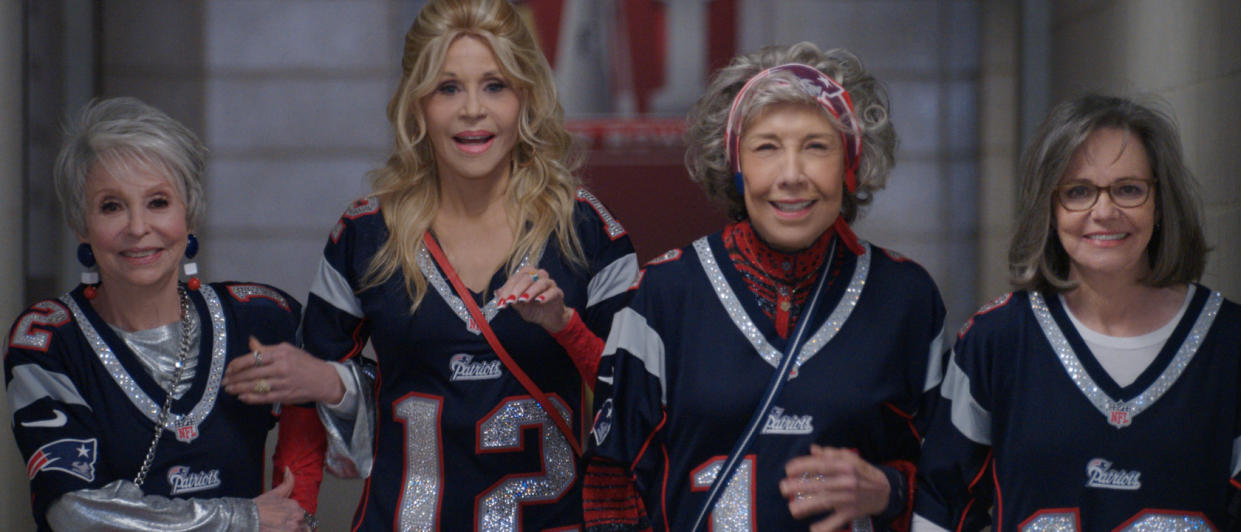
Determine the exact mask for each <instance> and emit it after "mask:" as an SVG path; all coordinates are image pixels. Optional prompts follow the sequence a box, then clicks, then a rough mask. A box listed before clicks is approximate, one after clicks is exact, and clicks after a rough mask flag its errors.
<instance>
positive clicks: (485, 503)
mask: <svg viewBox="0 0 1241 532" xmlns="http://www.w3.org/2000/svg"><path fill="white" fill-rule="evenodd" d="M577 199H578V202H577V204H576V207H575V209H574V213H573V222H574V224H575V227H576V231H577V234H578V238H579V240H580V242H581V245H582V249H583V251H584V254H585V259H586V264H585V265H575V264H572V263H570V262H569V259H568V258H566V257H565V256H564V255H563V254H562V252H561V251H560V250H559V249H558V248H557V246H556V241H555V239H554V238H551V239H549V241H548V243H547V248H546V251H545V252H544V253H543V256H542V258H541V259H538V261H537V265H534V264H532V266H537V267H539V268H543V269H545V270H547V272H548V273H549V274H550V275H551V278H552V279H554V280H555V281H556V284H557V285H558V286H559V287H560V289H561V290H563V291H564V299H565V305H567V306H570V307H573V308H575V309H577V311H578V312H579V314H580V315H581V317H582V320H583V322H584V323H585V324H586V325H587V327H589V328H590V329H591V330H592V331H593V332H594V333H595V334H596V335H599V336H600V337H601V338H603V337H606V336H607V333H608V330H609V328H610V326H611V322H612V314H613V313H614V312H615V311H616V310H617V309H619V308H621V307H623V306H624V304H625V303H626V302H627V300H628V293H627V291H626V289H627V288H628V287H629V285H630V284H631V283H632V281H633V276H634V274H635V273H636V272H637V259H636V257H635V255H634V251H633V245H632V244H631V243H630V241H629V237H628V236H627V235H626V233H625V230H624V229H623V228H622V227H621V225H620V224H619V223H617V221H616V220H615V219H614V218H613V217H612V215H611V214H610V213H609V212H608V211H607V210H606V209H605V208H604V207H603V205H602V204H601V203H600V202H599V201H598V200H597V199H595V198H594V196H592V195H590V194H589V193H588V192H586V191H585V190H579V191H578V193H577ZM387 236H388V231H387V228H386V226H385V223H384V218H383V213H382V211H381V208H380V205H379V202H378V200H376V199H374V198H365V199H362V200H359V201H358V202H356V203H354V204H353V205H352V206H351V207H349V209H348V210H346V212H345V214H344V216H342V217H341V219H340V222H339V223H338V224H337V226H336V228H335V229H334V230H333V231H332V234H331V237H330V239H329V241H328V243H327V246H326V247H325V249H324V257H323V262H322V263H321V265H320V270H319V275H318V278H317V279H316V280H315V282H314V283H313V285H312V287H311V294H310V298H309V301H308V302H307V310H306V316H305V323H304V328H305V335H304V336H305V346H306V349H307V350H308V351H310V352H311V353H314V354H315V355H316V356H319V357H321V358H324V359H327V360H333V361H341V360H346V359H349V358H351V357H355V356H358V355H359V353H360V352H361V351H362V348H363V346H364V345H365V344H366V342H367V341H368V340H369V341H370V342H371V344H372V346H373V347H374V350H375V354H376V358H377V362H378V376H377V378H376V384H375V386H376V390H375V397H376V407H377V409H378V412H377V417H376V428H375V434H374V449H375V455H374V464H373V467H372V470H371V474H370V477H369V478H368V479H367V481H366V488H365V492H364V495H363V501H362V502H361V504H360V505H359V507H358V511H357V513H356V515H355V517H354V527H355V529H360V530H394V529H395V530H489V531H490V530H494V531H506V530H531V531H533V530H576V527H577V526H578V525H580V523H581V520H582V510H581V488H580V477H581V474H580V470H581V466H580V464H579V463H578V460H577V459H576V457H575V456H574V452H573V450H572V448H571V447H570V446H569V443H568V441H567V440H566V439H565V437H564V436H563V435H562V434H561V433H560V431H559V430H558V429H557V427H556V425H555V424H554V422H553V421H552V420H551V418H550V417H548V415H547V413H546V412H544V411H543V409H542V408H541V407H540V406H539V404H538V402H537V401H536V400H535V399H534V398H533V397H531V396H530V395H529V394H527V392H526V390H525V389H524V388H523V387H522V386H521V384H520V383H519V382H518V381H517V380H516V379H515V378H514V377H513V376H512V374H511V373H509V371H508V370H507V369H506V368H505V367H504V364H503V363H502V362H501V361H500V359H499V358H498V357H497V356H496V354H495V353H494V352H493V351H492V349H491V347H490V346H489V345H488V344H487V341H486V339H485V338H484V337H483V336H482V335H481V334H479V331H478V329H477V327H475V326H474V324H473V323H472V321H471V319H470V317H469V315H468V313H467V311H466V308H465V305H464V303H463V301H461V299H459V298H458V297H457V294H456V293H455V291H454V290H453V289H452V287H451V286H450V285H449V283H448V280H447V278H446V277H445V275H444V273H443V272H442V271H441V270H440V269H439V267H438V266H437V265H436V264H435V262H434V260H433V259H432V258H431V256H430V254H429V253H427V252H426V251H425V250H424V251H423V253H422V254H421V255H420V256H419V257H418V260H419V267H420V269H421V271H422V272H423V273H424V274H425V275H426V276H427V280H428V283H429V289H428V292H427V295H426V297H425V298H424V299H423V300H422V302H421V304H420V306H419V307H418V309H417V311H415V312H414V313H412V314H411V313H410V310H409V309H410V305H411V302H410V299H409V296H408V294H407V292H406V290H405V278H404V276H403V275H401V274H400V273H399V272H398V273H397V274H395V275H393V276H392V277H391V278H389V279H388V280H387V281H386V282H384V284H383V285H382V286H379V287H375V288H369V289H366V290H361V291H359V289H360V288H361V287H362V285H363V277H364V275H365V273H366V272H367V269H368V268H369V267H370V264H371V261H372V258H373V257H374V255H375V253H376V252H377V251H378V250H379V248H380V246H382V245H383V243H384V241H385V239H386V238H387ZM506 280H507V275H506V273H505V271H504V270H503V269H501V271H499V272H497V273H496V274H495V276H494V277H493V278H492V279H491V281H490V284H489V286H488V289H487V292H486V293H484V294H473V296H474V297H475V298H476V302H477V303H478V304H479V306H480V308H481V309H482V312H483V314H484V316H485V317H486V318H487V320H488V323H489V324H490V326H491V328H492V329H493V330H494V331H495V333H496V336H497V337H498V338H499V340H500V342H501V343H502V344H503V345H504V347H505V349H507V350H508V352H509V354H510V355H511V356H512V358H513V359H514V360H515V361H516V362H517V363H518V365H519V366H520V367H521V368H522V369H523V370H524V371H525V372H526V373H527V374H528V375H529V376H530V378H531V379H532V380H533V381H534V382H535V383H536V384H537V385H538V386H539V387H540V388H541V389H542V390H543V391H544V392H545V393H546V394H547V396H548V397H549V398H550V399H551V400H552V401H553V402H554V403H555V404H556V406H557V407H558V408H559V409H560V410H561V414H562V415H564V416H565V418H566V419H568V420H569V422H570V423H571V424H572V426H573V430H574V431H575V433H577V434H581V432H582V430H583V429H582V427H583V426H585V423H584V422H583V420H582V417H583V416H584V415H585V411H586V409H584V408H583V402H584V401H585V399H584V387H583V383H582V378H581V376H580V375H579V373H578V371H577V369H576V368H575V367H574V365H573V362H572V360H571V359H570V357H569V355H568V354H567V353H566V352H565V350H564V349H563V348H562V347H561V346H560V345H559V344H558V343H557V342H556V340H555V339H554V338H552V337H551V336H550V335H549V334H548V333H547V332H546V331H544V330H543V329H542V328H541V327H539V326H538V325H535V324H532V323H528V322H526V321H524V320H523V319H522V318H521V316H520V315H518V314H517V312H516V311H515V310H513V309H503V310H498V309H497V302H496V300H495V299H494V292H495V290H497V289H499V288H500V287H501V286H502V285H503V284H504V283H505V282H506Z"/></svg>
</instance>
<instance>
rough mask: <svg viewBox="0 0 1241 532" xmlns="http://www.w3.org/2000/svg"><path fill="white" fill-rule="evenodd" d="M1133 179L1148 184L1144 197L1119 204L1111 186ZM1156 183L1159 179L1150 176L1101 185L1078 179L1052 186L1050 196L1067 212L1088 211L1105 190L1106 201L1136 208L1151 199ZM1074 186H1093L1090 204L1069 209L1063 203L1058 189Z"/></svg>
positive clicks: (1119, 205) (1132, 179)
mask: <svg viewBox="0 0 1241 532" xmlns="http://www.w3.org/2000/svg"><path fill="white" fill-rule="evenodd" d="M1133 181H1137V182H1141V183H1146V184H1148V185H1150V188H1148V189H1146V197H1144V198H1142V201H1140V202H1138V203H1137V204H1136V205H1121V204H1119V203H1116V196H1113V195H1112V187H1113V186H1116V185H1118V184H1122V183H1131V182H1133ZM1157 183H1159V180H1158V179H1153V178H1152V179H1138V178H1136V177H1135V178H1125V179H1118V180H1116V181H1113V182H1112V183H1111V184H1109V185H1107V186H1103V185H1096V184H1094V183H1089V182H1085V181H1079V182H1076V183H1067V184H1063V185H1057V186H1056V187H1055V188H1053V189H1052V192H1053V194H1052V197H1053V198H1055V199H1056V203H1058V204H1060V206H1061V207H1063V208H1064V210H1066V211H1069V212H1086V211H1088V210H1090V209H1093V208H1094V206H1095V205H1098V203H1099V196H1102V195H1103V194H1102V193H1103V192H1107V199H1108V201H1111V202H1112V205H1115V206H1117V207H1120V208H1122V209H1136V208H1138V207H1141V206H1143V205H1146V202H1148V201H1150V200H1151V195H1152V193H1153V192H1155V185H1156V184H1157ZM1076 186H1085V187H1091V188H1093V189H1094V199H1093V200H1091V201H1090V205H1087V206H1085V207H1082V208H1080V209H1070V208H1069V206H1068V205H1065V204H1064V200H1062V199H1060V194H1061V193H1060V191H1061V190H1062V189H1064V188H1066V187H1076Z"/></svg>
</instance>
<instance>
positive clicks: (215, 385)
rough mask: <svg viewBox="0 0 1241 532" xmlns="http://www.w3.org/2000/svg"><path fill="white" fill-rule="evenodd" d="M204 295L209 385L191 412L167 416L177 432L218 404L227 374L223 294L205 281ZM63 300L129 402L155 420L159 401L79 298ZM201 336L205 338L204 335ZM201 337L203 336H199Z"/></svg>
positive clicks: (167, 426)
mask: <svg viewBox="0 0 1241 532" xmlns="http://www.w3.org/2000/svg"><path fill="white" fill-rule="evenodd" d="M199 293H200V294H202V296H203V299H204V300H206V302H207V311H208V312H209V313H210V315H211V333H212V334H211V338H212V348H211V368H210V369H209V370H208V372H209V373H208V375H207V387H206V388H205V389H204V390H203V395H202V397H199V399H198V403H197V404H195V405H194V408H193V409H192V410H190V412H189V413H188V414H177V413H172V414H171V415H169V416H168V420H167V421H166V422H165V423H164V430H167V431H169V432H172V433H174V434H175V433H176V431H177V428H178V427H184V426H195V427H196V426H198V425H200V424H202V421H203V419H205V418H206V417H207V415H208V414H210V413H211V410H212V409H213V408H214V407H215V401H216V397H217V396H218V395H219V393H218V392H219V388H220V380H221V379H222V378H223V377H224V361H225V358H226V355H227V348H228V333H227V332H226V331H225V330H224V309H223V307H222V306H221V305H220V298H219V296H218V295H216V293H215V290H213V289H212V288H211V287H210V286H207V285H203V286H202V287H201V288H200V289H199ZM60 301H61V302H62V303H64V304H65V305H66V306H67V307H69V311H70V312H72V313H73V319H74V321H76V322H77V323H78V327H79V328H80V329H81V330H82V334H83V335H84V336H86V341H87V343H89V344H90V346H91V348H92V349H93V350H94V351H95V356H97V357H99V361H100V362H102V363H103V366H104V368H106V369H107V370H108V374H109V375H111V376H112V380H113V381H115V382H116V385H117V386H119V387H120V388H121V390H122V391H123V392H124V393H125V395H126V396H127V397H129V400H130V402H132V403H133V404H134V406H135V407H137V408H138V410H139V411H141V412H142V414H143V415H145V416H146V417H147V419H149V420H151V423H155V422H156V421H157V420H158V419H159V408H160V405H159V404H157V403H156V402H155V401H154V400H152V399H151V398H150V397H149V396H147V394H146V393H145V392H143V391H142V388H141V387H139V386H138V383H137V382H134V379H133V377H131V376H130V375H129V373H128V372H126V371H125V368H124V366H122V365H121V362H120V360H117V358H116V354H115V353H113V352H112V347H111V346H109V345H108V343H107V342H106V341H104V339H103V337H102V336H100V335H99V331H96V330H95V327H94V326H92V325H91V323H90V320H88V319H87V318H86V314H85V313H84V312H83V311H82V308H81V307H79V306H78V304H77V302H76V301H74V300H73V297H71V296H70V295H69V294H65V295H63V296H60ZM199 338H200V339H201V338H206V336H205V335H201V334H200V336H199ZM199 341H202V340H199Z"/></svg>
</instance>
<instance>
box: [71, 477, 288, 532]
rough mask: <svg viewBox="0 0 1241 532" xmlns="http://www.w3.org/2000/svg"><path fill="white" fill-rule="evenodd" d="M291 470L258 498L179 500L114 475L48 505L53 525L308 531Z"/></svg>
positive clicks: (199, 531)
mask: <svg viewBox="0 0 1241 532" xmlns="http://www.w3.org/2000/svg"><path fill="white" fill-rule="evenodd" d="M292 491H293V480H292V475H290V476H289V477H288V479H287V480H286V481H285V483H284V484H282V485H280V486H278V487H276V488H275V489H273V490H272V491H269V492H267V493H264V494H263V495H260V496H258V497H256V498H254V499H243V498H237V497H217V498H213V499H178V498H172V497H161V496H159V495H145V494H143V493H142V490H141V489H140V488H139V487H138V486H137V485H135V484H134V483H133V482H130V481H128V480H115V481H113V482H112V483H110V484H108V485H106V486H104V487H102V488H96V489H82V490H76V491H71V492H69V493H66V494H64V495H62V496H61V497H60V498H59V499H57V500H56V502H54V503H52V506H51V507H50V508H48V512H47V521H48V524H49V525H50V526H51V527H52V528H53V529H54V530H74V531H91V530H100V531H103V530H183V531H187V532H208V531H221V532H223V531H245V530H262V531H264V532H266V531H271V532H282V531H289V532H293V531H300V530H304V528H303V527H304V526H305V520H304V517H305V515H306V512H305V511H303V510H302V509H301V507H300V506H298V504H297V502H295V501H293V500H292V499H290V498H289V495H290V494H291V493H292Z"/></svg>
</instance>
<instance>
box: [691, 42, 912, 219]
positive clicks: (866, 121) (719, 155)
mask: <svg viewBox="0 0 1241 532" xmlns="http://www.w3.org/2000/svg"><path fill="white" fill-rule="evenodd" d="M787 63H802V64H805V65H809V66H812V67H814V68H816V69H818V70H819V71H820V72H822V73H823V74H824V75H826V76H828V77H830V78H832V79H833V80H835V81H836V82H837V83H840V85H841V86H843V87H844V88H845V90H846V91H848V92H849V97H850V98H851V99H852V101H853V110H854V114H855V116H856V118H857V119H858V122H860V124H861V126H862V157H861V160H860V162H859V165H858V169H857V190H856V191H855V192H854V193H852V194H850V193H849V192H848V191H847V190H846V191H845V194H844V198H843V201H842V203H841V207H840V213H841V215H842V216H844V218H845V221H847V222H853V221H854V220H855V219H857V217H858V216H859V215H860V212H859V211H860V210H861V209H862V208H863V207H865V206H866V205H869V204H870V202H871V200H872V199H873V198H872V196H873V194H874V192H875V191H877V190H880V189H882V188H883V187H884V185H885V184H886V183H887V180H888V174H889V173H890V172H891V170H892V165H893V164H894V163H895V156H894V155H895V153H896V131H895V130H893V128H892V122H891V121H890V120H888V93H887V90H886V89H885V88H884V86H883V84H882V83H880V82H879V80H877V79H875V77H874V76H872V75H870V74H869V73H867V72H866V70H865V69H864V68H862V62H861V61H860V60H858V58H857V56H855V55H853V53H851V52H849V51H848V50H844V49H841V48H836V49H832V50H827V51H821V50H819V47H818V46H815V45H814V43H810V42H800V43H797V44H793V45H789V46H769V47H765V48H762V49H760V50H759V51H757V52H754V53H750V54H745V55H740V56H737V57H735V58H733V60H732V62H731V63H729V65H728V66H726V67H724V68H722V69H720V70H719V71H718V72H716V74H715V76H714V77H713V78H712V79H711V84H710V85H709V86H708V87H707V90H706V93H704V94H703V95H702V97H701V98H699V99H698V103H696V104H695V105H694V108H693V109H692V110H690V113H689V128H688V130H687V131H686V133H685V142H686V144H687V145H688V148H687V149H686V152H685V167H686V168H687V169H688V170H689V174H690V180H692V181H694V182H695V183H698V185H699V186H701V187H702V188H703V191H704V192H706V194H707V197H708V198H710V199H711V200H713V201H716V202H719V203H722V204H724V205H725V206H726V207H727V208H728V216H729V217H730V218H732V219H733V220H743V219H745V218H746V217H747V214H746V210H745V198H743V197H742V195H741V192H740V191H738V190H737V189H736V187H735V186H734V185H733V171H732V169H731V168H730V167H729V164H728V154H727V139H726V138H725V129H726V127H727V123H728V112H729V109H730V108H731V107H732V103H733V98H735V97H736V95H737V92H738V91H740V90H741V87H742V86H743V85H745V83H746V82H747V81H749V79H750V78H752V77H754V75H756V74H758V73H759V72H762V71H763V70H765V69H768V68H771V67H775V66H779V65H783V64H787ZM749 90H750V91H751V92H753V94H754V96H753V97H752V98H750V100H749V105H748V106H747V107H746V108H745V109H743V110H742V112H743V116H742V120H741V123H742V124H745V123H748V122H749V121H750V120H751V119H753V118H754V117H755V116H758V115H759V114H760V113H761V112H762V111H763V110H764V109H765V108H766V107H768V106H770V105H773V104H781V103H804V104H807V105H813V106H814V107H815V108H817V109H820V110H822V112H823V114H824V116H826V117H827V118H828V120H830V121H831V123H832V125H833V126H835V127H836V128H837V129H839V130H842V128H843V126H842V125H841V124H840V121H839V120H836V118H835V117H833V116H832V115H831V113H829V112H828V111H827V110H826V109H822V107H820V106H819V104H818V103H817V102H815V100H814V99H813V98H812V97H811V96H810V95H808V94H806V93H805V92H802V91H801V90H800V89H797V88H796V87H794V86H792V85H789V84H787V83H782V82H780V78H779V77H776V76H773V77H771V78H768V79H765V80H760V81H759V82H758V83H756V84H755V86H753V87H751V88H750V89H749Z"/></svg>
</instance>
